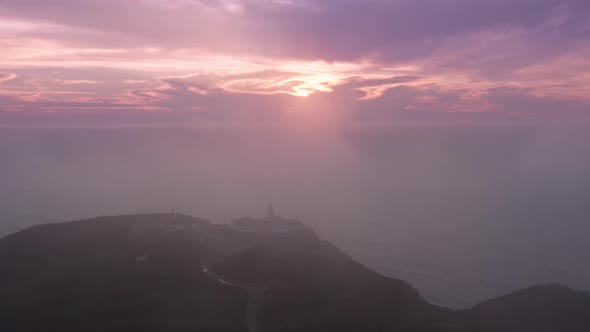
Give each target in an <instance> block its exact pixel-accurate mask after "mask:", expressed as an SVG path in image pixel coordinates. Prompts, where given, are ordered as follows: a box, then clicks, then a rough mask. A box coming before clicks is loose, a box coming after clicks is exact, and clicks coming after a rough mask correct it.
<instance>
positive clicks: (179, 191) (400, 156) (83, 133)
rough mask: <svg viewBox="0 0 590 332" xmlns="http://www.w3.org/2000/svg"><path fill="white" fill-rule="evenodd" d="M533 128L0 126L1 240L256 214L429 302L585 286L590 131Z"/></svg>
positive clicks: (588, 278)
mask: <svg viewBox="0 0 590 332" xmlns="http://www.w3.org/2000/svg"><path fill="white" fill-rule="evenodd" d="M588 132H589V131H587V130H584V129H583V128H582V129H576V128H536V127H507V126H488V127H475V126H472V127H467V126H462V127H448V126H447V127H383V126H382V127H376V126H373V127H370V126H365V127H347V128H334V127H327V128H318V127H315V128H287V127H238V126H234V127H207V128H190V129H189V128H112V129H108V128H35V129H33V128H28V129H25V128H12V129H7V128H4V129H0V160H1V162H0V233H1V232H4V233H6V232H10V231H13V230H16V229H18V228H20V227H24V226H26V225H28V224H32V223H40V222H46V221H47V220H68V219H77V218H85V217H92V216H96V215H105V214H125V213H143V212H162V211H170V209H172V208H175V209H176V210H177V211H180V212H183V213H187V214H192V215H195V216H201V217H205V218H208V219H210V220H213V221H215V222H227V221H228V220H231V219H233V218H237V217H239V216H243V215H251V216H255V215H259V214H262V211H263V209H264V207H265V206H266V204H267V203H268V202H273V203H274V205H275V206H276V207H277V209H278V210H279V212H280V213H281V214H283V215H285V216H287V217H294V218H299V219H301V220H303V221H304V222H306V223H307V224H309V225H311V226H312V227H313V228H315V229H316V230H317V231H318V232H319V233H320V234H321V235H322V236H323V237H324V238H326V239H328V240H330V241H332V242H334V243H335V244H337V245H338V246H339V247H340V248H342V250H344V251H345V252H346V253H348V254H349V255H351V256H352V257H354V258H355V259H357V260H359V261H361V262H363V263H364V264H366V265H368V266H369V267H371V268H373V269H375V270H376V271H378V272H380V273H383V274H386V275H388V276H392V277H396V278H400V279H404V280H406V281H408V282H410V283H411V284H412V285H413V286H414V287H415V288H417V289H418V290H419V291H420V292H421V293H422V295H423V296H424V297H425V298H427V299H428V300H429V301H431V302H434V303H436V304H441V305H446V306H452V307H468V306H470V305H473V304H474V303H476V302H479V301H482V300H484V299H488V298H490V297H494V296H499V295H502V294H505V293H507V292H510V291H512V290H515V289H517V288H522V287H526V286H529V285H532V284H544V283H550V282H560V283H563V284H565V285H569V286H571V287H575V288H580V289H590V263H588V262H590V241H588V237H589V235H590V204H588V197H590V151H589V150H590V144H588V142H590V140H589V139H590V137H589V136H590V134H589V133H588Z"/></svg>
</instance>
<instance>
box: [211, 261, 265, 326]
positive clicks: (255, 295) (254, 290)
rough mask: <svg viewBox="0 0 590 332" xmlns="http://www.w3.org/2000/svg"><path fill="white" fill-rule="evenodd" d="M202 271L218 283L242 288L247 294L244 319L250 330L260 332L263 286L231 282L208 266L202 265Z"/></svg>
mask: <svg viewBox="0 0 590 332" xmlns="http://www.w3.org/2000/svg"><path fill="white" fill-rule="evenodd" d="M203 273H205V275H206V276H207V277H209V278H211V279H213V280H216V281H217V282H219V283H220V284H222V285H224V286H228V287H236V288H240V289H243V290H245V291H246V292H247V294H248V304H247V305H246V311H245V313H244V321H245V322H246V326H247V327H248V331H250V332H262V327H261V326H260V323H259V322H258V310H259V309H260V305H261V303H262V294H263V293H264V287H259V286H258V287H257V286H244V285H238V284H234V283H231V282H229V281H227V280H224V279H223V278H221V277H219V275H217V273H215V271H213V270H212V269H211V268H210V267H209V266H204V267H203Z"/></svg>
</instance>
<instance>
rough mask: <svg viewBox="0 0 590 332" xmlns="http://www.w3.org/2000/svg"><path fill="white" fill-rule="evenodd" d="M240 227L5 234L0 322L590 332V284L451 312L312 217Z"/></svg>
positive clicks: (143, 220)
mask: <svg viewBox="0 0 590 332" xmlns="http://www.w3.org/2000/svg"><path fill="white" fill-rule="evenodd" d="M283 222H288V225H287V226H285V227H283V226H282V224H281V223H283ZM238 224H239V225H238V227H234V226H226V225H215V224H212V223H210V222H208V221H206V220H202V219H198V218H193V217H190V216H185V215H181V214H178V213H170V214H152V215H132V216H114V217H100V218H95V219H90V220H82V221H73V222H67V223H58V224H47V225H41V226H34V227H31V228H28V229H26V230H23V231H21V232H18V233H15V234H12V235H9V236H6V237H4V238H2V239H0V330H2V331H15V332H21V331H22V332H25V331H26V332H28V331H31V332H37V331H39V332H41V331H43V332H51V331H60V332H70V331H71V332H74V331H76V332H78V331H85V332H94V331H96V332H99V331H100V332H103V331H110V332H134V331H138V332H139V331H142V332H144V331H147V332H151V331H154V332H155V331H170V332H189V331H191V332H192V331H219V332H221V331H223V332H225V331H227V332H230V331H249V330H250V331H251V330H257V331H264V332H275V331H277V332H278V331H301V332H303V331H305V332H315V331H317V332H320V331H321V332H326V331H413V332H419V331H425V332H426V331H429V332H430V331H440V332H446V331H457V332H463V331H465V332H467V331H490V332H492V331H493V332H496V331H497V332H505V331H515V332H516V331H518V332H527V331H535V332H537V331H543V332H549V331H556V332H557V331H559V332H562V331H588V330H590V293H587V292H582V291H575V290H572V289H569V288H566V287H564V286H560V285H548V286H535V287H531V288H528V289H525V290H521V291H517V292H515V293H513V294H509V295H506V296H503V297H500V298H497V299H493V300H489V301H486V302H483V303H481V304H478V305H476V306H474V307H473V308H471V309H468V310H457V311H453V310H450V309H447V308H442V307H438V306H435V305H432V304H429V303H428V302H426V301H425V300H423V299H422V298H421V296H420V294H419V293H418V292H417V291H416V290H415V289H414V288H412V286H410V285H409V284H408V283H406V282H404V281H402V280H397V279H392V278H388V277H385V276H382V275H379V274H377V273H375V272H373V271H371V270H370V269H368V268H366V267H365V266H363V265H362V264H359V263H357V262H355V261H354V260H352V259H351V258H350V257H348V256H346V255H345V254H343V253H342V252H341V251H340V250H338V249H337V248H336V247H335V246H333V245H332V244H330V243H328V242H326V241H323V240H322V239H320V238H319V237H318V236H317V235H316V234H315V233H314V232H313V231H312V230H311V229H309V228H307V227H305V226H304V225H303V224H300V223H296V222H294V221H292V220H291V221H286V220H283V219H282V218H280V217H277V216H274V215H272V216H267V217H265V218H262V219H248V220H246V221H245V220H244V219H241V222H238Z"/></svg>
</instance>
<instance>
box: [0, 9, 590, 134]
mask: <svg viewBox="0 0 590 332" xmlns="http://www.w3.org/2000/svg"><path fill="white" fill-rule="evenodd" d="M589 36H590V2H588V1H586V0H518V1H514V0H495V1H488V0H218V1H215V0H51V1H47V0H2V1H1V2H0V48H1V49H2V52H0V125H1V126H121V125H122V126H126V125H138V126H142V125H148V126H149V125H158V126H165V125H179V124H183V125H195V126H198V125H203V124H219V123H221V124H228V123H229V124H252V123H254V124H259V123H314V124H331V123H340V122H345V123H353V124H356V123H390V122H392V123H464V122H466V123H472V122H476V123H484V124H485V123H498V122H501V123H522V122H524V123H528V122H535V123H537V122H539V123H544V124H545V123H549V124H552V123H555V122H566V123H581V122H582V123H585V122H590V121H588V116H587V113H588V111H590V107H589V106H590V93H589V92H590V38H589Z"/></svg>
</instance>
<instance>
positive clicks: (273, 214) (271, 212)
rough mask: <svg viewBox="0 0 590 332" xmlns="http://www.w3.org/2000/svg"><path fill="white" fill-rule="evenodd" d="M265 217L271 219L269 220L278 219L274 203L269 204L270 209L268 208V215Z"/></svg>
mask: <svg viewBox="0 0 590 332" xmlns="http://www.w3.org/2000/svg"><path fill="white" fill-rule="evenodd" d="M265 217H266V218H269V219H274V218H276V217H277V214H276V212H275V209H274V207H273V206H272V203H270V204H268V208H266V215H265Z"/></svg>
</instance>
